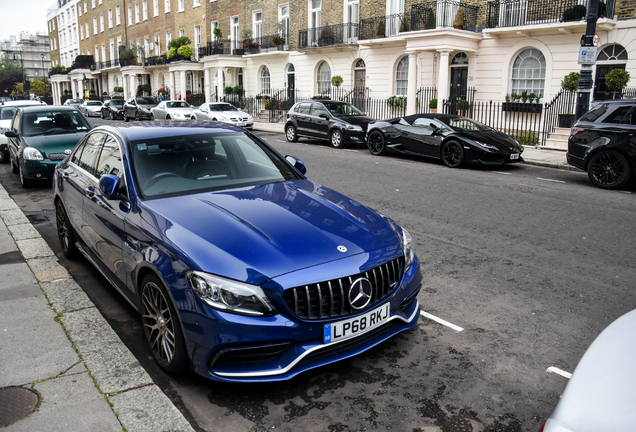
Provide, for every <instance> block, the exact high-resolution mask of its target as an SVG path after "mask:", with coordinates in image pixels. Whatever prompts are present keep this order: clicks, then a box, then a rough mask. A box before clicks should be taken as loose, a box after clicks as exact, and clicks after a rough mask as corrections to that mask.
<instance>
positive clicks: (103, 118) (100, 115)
mask: <svg viewBox="0 0 636 432" xmlns="http://www.w3.org/2000/svg"><path fill="white" fill-rule="evenodd" d="M99 117H100V118H101V119H102V120H106V117H104V111H100V112H99Z"/></svg>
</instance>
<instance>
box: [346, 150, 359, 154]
mask: <svg viewBox="0 0 636 432" xmlns="http://www.w3.org/2000/svg"><path fill="white" fill-rule="evenodd" d="M344 151H348V152H353V153H358V150H349V149H344Z"/></svg>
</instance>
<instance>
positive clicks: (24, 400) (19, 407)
mask: <svg viewBox="0 0 636 432" xmlns="http://www.w3.org/2000/svg"><path fill="white" fill-rule="evenodd" d="M39 402H40V396H39V395H38V394H37V393H36V392H34V391H33V390H29V389H25V388H22V387H5V388H2V389H0V428H1V427H5V426H8V425H10V424H12V423H15V422H17V421H18V420H20V419H23V418H24V417H26V416H27V415H29V414H31V413H32V412H33V410H35V407H37V406H38V403H39Z"/></svg>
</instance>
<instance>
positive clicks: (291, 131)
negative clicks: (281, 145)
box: [285, 125, 298, 142]
mask: <svg viewBox="0 0 636 432" xmlns="http://www.w3.org/2000/svg"><path fill="white" fill-rule="evenodd" d="M285 137H286V138H287V141H289V142H296V141H298V135H297V134H296V128H295V127H294V126H292V125H289V126H287V128H286V129H285Z"/></svg>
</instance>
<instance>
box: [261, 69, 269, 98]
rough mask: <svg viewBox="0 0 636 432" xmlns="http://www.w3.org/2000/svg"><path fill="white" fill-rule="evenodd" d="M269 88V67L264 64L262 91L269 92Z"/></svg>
mask: <svg viewBox="0 0 636 432" xmlns="http://www.w3.org/2000/svg"><path fill="white" fill-rule="evenodd" d="M269 89H270V80H269V69H268V68H267V66H263V68H262V69H261V93H269Z"/></svg>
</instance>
